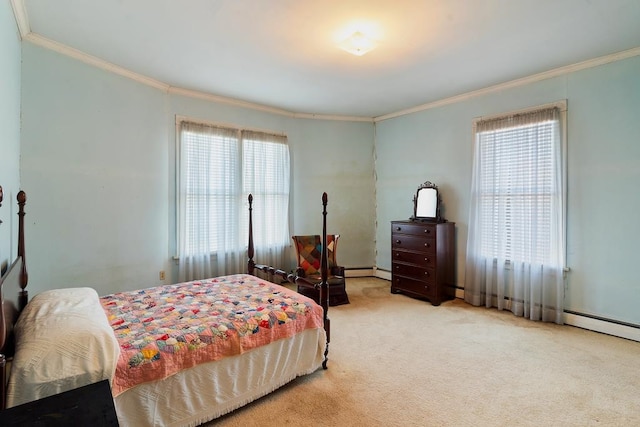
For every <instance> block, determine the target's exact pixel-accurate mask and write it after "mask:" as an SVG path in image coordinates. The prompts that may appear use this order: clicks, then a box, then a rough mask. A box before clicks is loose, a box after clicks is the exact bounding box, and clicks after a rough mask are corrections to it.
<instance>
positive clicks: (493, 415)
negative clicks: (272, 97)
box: [207, 278, 640, 426]
mask: <svg viewBox="0 0 640 427" xmlns="http://www.w3.org/2000/svg"><path fill="white" fill-rule="evenodd" d="M347 291H348V293H349V298H350V300H351V304H349V305H343V306H338V307H332V308H331V309H330V310H329V317H330V318H331V346H330V351H329V369H328V370H326V371H323V370H320V371H317V372H315V373H313V374H311V375H308V376H306V377H302V378H298V379H297V380H295V381H293V382H292V383H290V384H288V385H287V386H285V387H283V388H281V389H280V390H277V391H276V392H274V393H272V394H270V395H268V396H266V397H264V398H262V399H260V400H258V401H256V402H254V403H251V404H250V405H248V406H246V407H244V408H241V409H239V410H237V411H235V412H233V413H232V414H229V415H227V416H225V417H222V418H221V419H219V420H216V421H213V422H211V423H209V424H207V426H276V425H277V426H281V425H284V426H287V425H290V426H294V425H296V426H297V425H304V426H638V425H640V343H638V342H634V341H628V340H624V339H621V338H615V337H611V336H607V335H603V334H599V333H596V332H591V331H586V330H582V329H579V328H575V327H571V326H558V325H553V324H543V323H538V322H532V321H528V320H523V319H521V318H517V317H515V316H513V315H512V314H511V313H509V312H506V313H505V312H498V311H497V310H489V309H485V308H475V307H472V306H470V305H467V304H465V303H464V302H462V301H460V300H455V301H449V302H446V303H443V304H442V305H441V306H439V307H433V306H432V305H431V304H429V303H428V302H424V301H419V300H416V299H412V298H409V297H407V296H404V295H400V294H398V295H392V294H391V293H390V292H389V282H387V281H384V280H380V279H374V278H351V279H348V280H347Z"/></svg>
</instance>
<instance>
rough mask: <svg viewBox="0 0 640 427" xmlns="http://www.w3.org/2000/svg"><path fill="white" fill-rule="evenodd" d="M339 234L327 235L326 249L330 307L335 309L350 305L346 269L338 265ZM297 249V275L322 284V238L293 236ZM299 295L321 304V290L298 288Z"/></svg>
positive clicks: (313, 235) (314, 235)
mask: <svg viewBox="0 0 640 427" xmlns="http://www.w3.org/2000/svg"><path fill="white" fill-rule="evenodd" d="M339 238H340V235H339V234H327V240H326V247H327V258H328V267H329V274H328V278H327V283H328V285H329V306H330V307H334V306H337V305H342V304H349V295H347V289H346V279H345V276H344V267H343V266H341V265H338V260H337V251H338V240H339ZM291 239H292V240H293V245H294V247H295V249H296V259H297V260H298V266H297V268H296V270H295V274H297V275H298V276H299V277H304V278H305V279H308V280H310V281H311V282H313V283H322V274H321V271H320V266H321V257H322V247H323V245H322V236H320V235H317V234H312V235H302V236H291ZM316 267H317V268H316ZM298 293H300V294H302V295H304V296H306V297H309V298H311V299H312V300H314V301H315V302H317V303H318V304H320V290H319V289H312V288H309V287H306V286H298Z"/></svg>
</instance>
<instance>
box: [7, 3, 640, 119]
mask: <svg viewBox="0 0 640 427" xmlns="http://www.w3.org/2000/svg"><path fill="white" fill-rule="evenodd" d="M11 6H12V8H13V14H14V16H15V19H16V23H17V25H18V30H19V31H20V35H21V37H22V40H26V41H29V42H31V43H33V44H35V45H38V46H41V47H44V48H46V49H50V50H53V51H56V52H58V53H61V54H63V55H66V56H69V57H72V58H75V59H77V60H79V61H82V62H84V63H86V64H90V65H93V66H95V67H98V68H102V69H104V70H106V71H109V72H112V73H114V74H118V75H121V76H123V77H127V78H129V79H132V80H134V81H137V82H139V83H142V84H145V85H148V86H151V87H154V88H157V89H160V90H163V91H165V92H167V93H171V94H176V95H181V96H186V97H191V98H198V99H204V100H207V101H211V102H217V103H222V104H226V105H231V106H237V107H242V108H248V109H252V110H257V111H263V112H267V113H271V114H277V115H281V116H286V117H290V118H295V119H311V120H334V121H348V122H367V123H377V122H380V121H383V120H388V119H392V118H395V117H400V116H405V115H409V114H413V113H417V112H420V111H425V110H429V109H433V108H438V107H442V106H445V105H450V104H455V103H457V102H462V101H466V100H469V99H472V98H475V97H478V96H482V95H487V94H490V93H493V92H498V91H501V90H505V89H511V88H514V87H518V86H524V85H527V84H531V83H536V82H539V81H542V80H546V79H550V78H553V77H558V76H561V75H564V74H568V73H572V72H575V71H580V70H584V69H587V68H592V67H597V66H599V65H604V64H608V63H611V62H615V61H620V60H623V59H627V58H632V57H634V56H638V55H640V47H636V48H633V49H628V50H624V51H621V52H617V53H613V54H610V55H605V56H601V57H599V58H594V59H589V60H586V61H582V62H579V63H576V64H572V65H567V66H564V67H559V68H555V69H553V70H550V71H545V72H542V73H538V74H534V75H532V76H527V77H523V78H520V79H516V80H511V81H509V82H505V83H500V84H497V85H494V86H489V87H486V88H483V89H478V90H475V91H471V92H467V93H463V94H460V95H456V96H452V97H449V98H444V99H440V100H437V101H434V102H429V103H426V104H421V105H418V106H415V107H412V108H408V109H405V110H400V111H397V112H394V113H389V114H384V115H381V116H377V117H361V116H342V115H328V114H327V115H325V114H313V113H296V112H292V111H287V110H283V109H280V108H276V107H271V106H267V105H262V104H255V103H252V102H248V101H242V100H238V99H234V98H227V97H223V96H219V95H214V94H210V93H206V92H200V91H195V90H190V89H183V88H179V87H174V86H171V85H169V84H167V83H164V82H161V81H159V80H156V79H153V78H150V77H147V76H144V75H142V74H138V73H135V72H133V71H130V70H128V69H126V68H123V67H120V66H118V65H115V64H112V63H110V62H107V61H104V60H102V59H100V58H97V57H95V56H91V55H89V54H87V53H84V52H82V51H80V50H77V49H74V48H71V47H69V46H67V45H64V44H62V43H58V42H56V41H53V40H51V39H48V38H46V37H43V36H41V35H38V34H36V33H33V32H31V27H30V25H29V17H28V15H27V9H26V7H25V0H11Z"/></svg>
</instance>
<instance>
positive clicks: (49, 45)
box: [23, 33, 169, 91]
mask: <svg viewBox="0 0 640 427" xmlns="http://www.w3.org/2000/svg"><path fill="white" fill-rule="evenodd" d="M23 40H26V41H28V42H30V43H33V44H35V45H37V46H41V47H44V48H45V49H49V50H53V51H55V52H58V53H60V54H62V55H66V56H69V57H71V58H74V59H77V60H78V61H81V62H84V63H85V64H89V65H93V66H94V67H97V68H102V69H103V70H106V71H109V72H111V73H114V74H118V75H120V76H123V77H127V78H129V79H131V80H135V81H137V82H139V83H142V84H145V85H147V86H151V87H154V88H156V89H160V90H163V91H167V90H168V89H169V85H168V84H166V83H163V82H161V81H158V80H155V79H152V78H150V77H147V76H143V75H142V74H138V73H134V72H133V71H130V70H127V69H126V68H123V67H120V66H119V65H115V64H112V63H110V62H107V61H105V60H103V59H100V58H97V57H95V56H91V55H88V54H86V53H84V52H82V51H80V50H77V49H74V48H72V47H69V46H67V45H64V44H62V43H58V42H56V41H53V40H51V39H48V38H46V37H42V36H41V35H39V34H36V33H29V34H27V35H26V36H25V37H24V38H23Z"/></svg>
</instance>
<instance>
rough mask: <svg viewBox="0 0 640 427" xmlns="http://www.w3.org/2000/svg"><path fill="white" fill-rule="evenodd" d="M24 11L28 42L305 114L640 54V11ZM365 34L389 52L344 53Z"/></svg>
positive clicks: (192, 2) (419, 2)
mask: <svg viewBox="0 0 640 427" xmlns="http://www.w3.org/2000/svg"><path fill="white" fill-rule="evenodd" d="M12 1H13V4H14V9H18V10H19V11H22V26H21V31H22V33H23V36H24V35H27V36H29V35H30V36H32V39H33V38H34V36H35V39H37V40H47V41H49V40H50V41H54V42H57V43H60V44H62V45H64V46H65V48H66V47H68V48H72V49H75V50H77V51H80V52H81V53H82V54H87V55H90V56H93V57H96V58H99V59H101V60H103V61H106V62H107V63H110V64H113V65H115V66H117V67H122V68H123V69H125V70H128V71H129V72H132V73H136V74H138V75H142V76H145V77H146V78H149V79H152V80H154V81H158V82H162V83H163V84H165V85H168V86H171V87H175V88H181V89H186V90H193V91H197V92H201V93H205V94H211V95H216V96H220V97H225V98H232V99H234V100H240V101H243V102H249V103H253V104H258V105H260V106H266V107H270V108H275V109H279V110H283V111H286V112H291V113H301V114H318V115H336V116H349V117H368V118H372V117H379V116H383V115H386V114H391V113H394V112H398V111H402V110H406V109H411V108H414V107H416V106H420V105H424V104H427V103H431V102H435V101H438V100H442V99H446V98H450V97H454V96H457V95H461V94H465V93H469V92H472V91H476V90H481V89H484V88H488V87H491V86H494V85H498V84H502V83H505V82H510V81H513V80H516V79H521V78H524V77H527V76H532V75H536V74H539V73H544V72H547V71H549V70H554V69H557V68H560V67H565V66H569V65H571V64H576V63H579V62H582V61H586V60H590V59H593V58H599V57H602V56H606V55H611V54H615V53H618V52H623V51H627V50H629V49H634V55H635V54H640V52H638V53H635V51H636V50H637V49H636V48H638V47H640V24H639V23H640V1H638V0H393V1H392V0H316V1H313V0H183V1H177V0H135V1H133V0H94V1H86V0H55V1H51V0H12ZM16 15H19V13H16ZM18 21H19V24H20V23H21V22H20V18H19V19H18ZM354 31H360V32H362V33H364V34H365V35H368V36H369V37H371V38H373V39H375V40H376V42H377V44H378V47H377V48H376V49H375V50H373V51H372V52H369V53H367V54H366V55H364V56H354V55H351V54H349V53H347V52H345V51H343V50H341V49H339V48H338V47H337V45H338V44H339V43H340V41H342V39H344V38H345V37H346V36H348V35H349V34H350V33H352V32H354ZM27 39H29V37H27ZM76 53H77V52H76Z"/></svg>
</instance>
